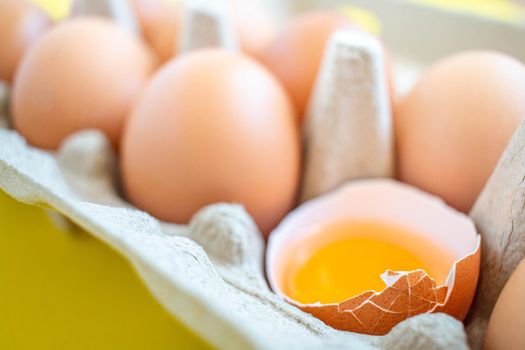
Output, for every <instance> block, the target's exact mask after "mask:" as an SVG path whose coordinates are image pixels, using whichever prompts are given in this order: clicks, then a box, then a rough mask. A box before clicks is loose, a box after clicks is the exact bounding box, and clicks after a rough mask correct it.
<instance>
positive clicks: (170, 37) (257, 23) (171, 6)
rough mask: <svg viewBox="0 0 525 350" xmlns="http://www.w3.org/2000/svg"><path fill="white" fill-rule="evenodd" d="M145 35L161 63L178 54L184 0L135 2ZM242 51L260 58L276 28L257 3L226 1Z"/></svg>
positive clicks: (236, 0)
mask: <svg viewBox="0 0 525 350" xmlns="http://www.w3.org/2000/svg"><path fill="white" fill-rule="evenodd" d="M132 4H133V6H134V9H135V12H136V13H137V17H138V19H139V23H140V25H141V28H142V32H143V36H144V38H145V39H146V41H147V42H148V43H149V44H150V45H151V47H152V48H153V49H154V50H155V52H156V53H157V55H158V56H159V58H160V60H161V61H162V62H165V61H167V60H169V59H171V58H173V57H174V56H175V54H176V49H177V41H178V35H179V33H180V30H181V22H182V12H183V8H182V5H183V1H182V0H179V1H177V0H133V1H132ZM227 5H228V6H229V7H228V8H229V9H230V11H231V15H232V19H233V21H234V29H235V30H236V31H237V34H238V39H239V44H240V46H241V49H242V50H243V51H245V52H246V53H248V54H250V55H252V56H255V57H259V56H261V54H262V51H263V49H264V47H265V46H266V45H267V44H268V42H269V41H270V40H271V38H272V37H273V33H274V28H275V25H274V23H273V19H272V17H271V16H270V15H269V13H268V11H267V10H266V8H264V7H263V6H262V5H261V4H260V3H259V2H258V1H257V0H227Z"/></svg>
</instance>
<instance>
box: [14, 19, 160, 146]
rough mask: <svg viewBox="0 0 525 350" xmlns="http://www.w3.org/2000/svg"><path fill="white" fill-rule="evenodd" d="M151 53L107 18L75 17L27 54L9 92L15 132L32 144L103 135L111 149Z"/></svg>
mask: <svg viewBox="0 0 525 350" xmlns="http://www.w3.org/2000/svg"><path fill="white" fill-rule="evenodd" d="M154 63H155V61H154V60H153V55H152V54H151V53H150V51H149V50H148V49H147V48H146V46H145V45H143V44H142V43H141V42H140V41H139V40H137V39H136V38H135V37H133V36H132V35H131V34H130V33H128V32H127V31H126V30H124V29H120V28H119V27H118V26H117V25H115V24H114V23H112V22H111V21H109V20H105V19H102V18H97V17H85V18H82V17H79V18H77V19H73V20H69V21H65V22H63V23H61V24H59V25H57V26H56V27H55V28H54V29H52V30H51V31H49V32H48V33H47V34H46V35H45V36H44V37H43V38H42V39H41V40H40V41H39V42H38V43H36V44H35V46H33V47H32V48H31V50H29V52H28V53H27V55H26V57H25V59H24V60H23V61H22V63H21V65H20V69H19V71H18V74H17V76H16V79H15V81H14V88H13V96H12V98H13V101H12V103H13V105H12V106H13V122H14V126H15V128H16V129H17V130H18V131H19V132H20V133H21V134H22V135H23V136H24V137H25V138H26V139H27V140H28V141H29V142H30V143H31V144H33V145H35V146H37V147H41V148H48V149H54V148H57V147H58V146H59V145H60V143H61V142H62V140H63V139H64V138H65V137H67V136H68V135H70V134H72V133H74V132H76V131H79V130H82V129H88V128H96V129H100V130H101V131H103V132H104V133H105V134H106V135H107V136H108V137H109V139H110V140H111V142H112V143H113V145H115V146H117V144H118V142H119V138H120V133H121V129H122V126H123V123H124V120H125V118H126V116H127V115H128V113H129V110H130V108H131V105H132V104H133V103H134V101H135V99H136V98H137V96H138V94H139V93H140V92H141V91H142V88H143V86H144V85H145V83H146V80H147V79H148V77H149V75H150V73H151V72H152V71H153V69H154Z"/></svg>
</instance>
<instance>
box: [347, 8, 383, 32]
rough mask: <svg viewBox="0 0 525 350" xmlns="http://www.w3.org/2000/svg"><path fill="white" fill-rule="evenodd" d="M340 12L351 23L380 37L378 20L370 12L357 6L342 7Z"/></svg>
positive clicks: (380, 28) (380, 29)
mask: <svg viewBox="0 0 525 350" xmlns="http://www.w3.org/2000/svg"><path fill="white" fill-rule="evenodd" d="M340 12H341V13H342V14H343V15H345V16H347V17H348V18H349V19H350V20H351V21H352V22H353V23H355V24H356V25H357V26H358V27H360V28H361V29H363V30H366V31H367V32H369V33H370V34H373V35H381V31H382V27H381V22H380V21H379V19H378V18H377V17H376V15H374V14H373V13H372V12H370V11H368V10H367V9H364V8H362V7H358V6H344V7H342V8H341V9H340Z"/></svg>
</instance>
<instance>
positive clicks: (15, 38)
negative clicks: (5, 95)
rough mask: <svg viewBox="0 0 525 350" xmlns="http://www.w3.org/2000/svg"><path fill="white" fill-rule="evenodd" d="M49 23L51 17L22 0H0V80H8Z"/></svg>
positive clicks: (10, 79) (9, 80) (11, 78)
mask: <svg viewBox="0 0 525 350" xmlns="http://www.w3.org/2000/svg"><path fill="white" fill-rule="evenodd" d="M50 26H51V19H50V18H49V17H48V16H47V14H46V13H45V12H44V11H43V10H41V9H40V8H39V7H37V6H36V5H33V4H32V3H31V2H29V1H26V0H1V1H0V80H5V81H7V82H11V81H12V80H13V76H14V74H15V71H16V69H17V67H18V64H19V62H20V61H21V59H22V57H23V56H24V54H25V53H26V51H27V50H28V48H29V47H30V46H31V45H33V44H34V43H35V42H36V40H37V39H38V38H39V37H40V36H41V35H42V34H43V33H44V32H45V31H46V30H47V29H48V28H49V27H50Z"/></svg>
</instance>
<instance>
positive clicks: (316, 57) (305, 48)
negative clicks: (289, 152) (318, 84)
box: [262, 12, 353, 120]
mask: <svg viewBox="0 0 525 350" xmlns="http://www.w3.org/2000/svg"><path fill="white" fill-rule="evenodd" d="M345 28H353V25H352V23H351V22H350V20H349V19H348V18H347V17H345V16H343V15H341V14H338V13H336V12H312V13H308V14H305V15H301V16H299V17H297V18H295V19H292V20H291V21H290V22H289V23H288V25H287V26H286V27H285V28H284V30H283V31H282V32H281V33H280V34H278V35H277V37H276V38H275V40H273V42H272V43H271V44H270V45H269V46H268V48H267V49H266V52H265V54H264V56H263V58H262V61H263V62H264V63H265V64H266V65H267V66H268V68H269V69H270V70H271V71H272V72H274V73H275V75H277V77H278V78H279V79H280V80H281V82H282V83H283V84H284V86H285V88H286V89H287V90H288V92H289V94H290V95H291V97H292V100H293V102H294V104H295V105H296V107H297V109H298V111H299V118H300V119H301V120H302V119H303V117H304V113H305V111H306V107H307V104H308V99H309V97H310V91H311V90H312V87H313V85H314V83H315V79H316V78H317V72H318V69H319V66H320V64H321V61H322V58H323V55H324V49H325V46H326V43H327V41H328V39H329V38H330V36H331V35H332V34H333V33H334V32H336V31H337V30H340V29H345Z"/></svg>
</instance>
